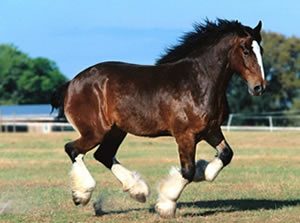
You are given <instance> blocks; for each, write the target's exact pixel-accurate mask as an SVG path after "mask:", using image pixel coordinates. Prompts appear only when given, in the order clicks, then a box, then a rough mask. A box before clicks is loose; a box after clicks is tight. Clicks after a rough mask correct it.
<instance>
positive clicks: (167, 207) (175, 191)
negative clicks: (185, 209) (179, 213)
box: [155, 167, 189, 217]
mask: <svg viewBox="0 0 300 223" xmlns="http://www.w3.org/2000/svg"><path fill="white" fill-rule="evenodd" d="M188 183H189V181H188V180H187V179H185V178H183V177H182V175H181V172H180V170H179V169H177V168H175V167H172V168H171V170H170V173H169V175H168V177H167V178H166V179H164V180H163V181H162V182H161V183H160V184H159V187H158V194H159V197H158V201H157V203H156V205H155V210H156V211H157V212H158V213H159V215H160V216H161V217H174V216H175V212H176V201H177V199H178V198H179V196H180V194H181V192H182V191H183V189H184V188H185V186H186V185H187V184H188Z"/></svg>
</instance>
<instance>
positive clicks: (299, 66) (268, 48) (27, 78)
mask: <svg viewBox="0 0 300 223" xmlns="http://www.w3.org/2000/svg"><path fill="white" fill-rule="evenodd" d="M262 36H263V43H262V46H263V48H264V55H263V61H264V69H265V74H266V79H267V81H268V86H267V90H266V92H265V94H264V95H263V96H261V97H253V96H250V95H249V94H248V92H247V87H246V85H245V84H244V83H243V81H242V80H241V78H239V77H238V75H235V76H234V77H233V81H232V82H231V84H230V86H229V89H228V92H227V94H228V101H229V104H230V112H231V113H241V112H243V113H257V114H259V113H263V112H274V111H275V112H276V111H299V110H300V39H299V38H297V37H285V36H284V35H281V34H278V33H273V32H264V33H263V34H262ZM66 81H67V78H66V77H65V76H64V75H63V74H62V73H61V72H60V71H59V69H58V67H57V65H56V64H55V62H53V61H51V60H49V59H47V58H42V57H38V58H30V57H29V56H28V55H27V54H25V53H23V52H21V51H20V50H19V49H17V48H16V47H15V46H13V45H7V44H2V45H0V104H1V105H3V104H48V103H49V98H50V95H51V93H52V92H53V90H55V89H56V88H57V87H58V86H60V85H61V84H63V83H64V82H66Z"/></svg>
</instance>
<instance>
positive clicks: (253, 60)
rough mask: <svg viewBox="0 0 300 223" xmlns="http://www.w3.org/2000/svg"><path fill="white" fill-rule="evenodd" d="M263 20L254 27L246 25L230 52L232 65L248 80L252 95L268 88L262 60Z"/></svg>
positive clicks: (233, 68) (235, 70)
mask: <svg viewBox="0 0 300 223" xmlns="http://www.w3.org/2000/svg"><path fill="white" fill-rule="evenodd" d="M261 26H262V24H261V21H259V23H258V25H257V26H256V27H255V28H254V29H252V28H250V27H245V30H244V32H243V34H242V35H239V37H238V38H237V39H236V41H235V44H234V47H233V48H232V51H231V54H230V66H231V69H232V70H233V71H234V72H237V73H239V74H240V75H241V76H242V78H243V79H244V80H245V81H246V82H247V85H248V91H249V93H250V94H251V95H255V96H258V95H261V94H262V93H263V92H264V90H265V88H266V81H265V74H264V68H263V62H262V52H263V49H262V47H261V46H260V42H261V35H260V30H261Z"/></svg>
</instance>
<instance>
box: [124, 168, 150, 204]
mask: <svg viewBox="0 0 300 223" xmlns="http://www.w3.org/2000/svg"><path fill="white" fill-rule="evenodd" d="M133 179H134V183H133V185H132V186H131V187H130V188H129V189H125V190H124V191H128V193H129V195H130V197H131V198H133V199H135V200H137V201H138V202H141V203H145V202H146V200H147V197H148V196H149V194H150V191H149V187H148V185H147V184H146V182H145V181H144V180H143V179H142V178H141V177H140V176H139V175H138V174H134V175H133Z"/></svg>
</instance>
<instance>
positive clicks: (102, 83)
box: [51, 19, 266, 217]
mask: <svg viewBox="0 0 300 223" xmlns="http://www.w3.org/2000/svg"><path fill="white" fill-rule="evenodd" d="M261 27H262V23H261V21H259V23H258V24H257V26H256V27H255V28H251V27H249V26H244V25H242V24H241V23H240V22H239V21H229V20H223V19H216V21H209V20H205V21H204V22H203V23H198V24H195V25H194V30H193V31H191V32H189V33H186V34H185V35H184V36H183V37H182V38H181V40H180V43H178V44H177V45H174V46H172V47H170V48H168V49H167V50H166V52H165V54H164V55H162V56H161V58H159V59H158V60H157V61H156V63H155V64H154V65H138V64H130V63H124V62H117V61H108V62H102V63H98V64H96V65H93V66H91V67H89V68H87V69H85V70H83V71H82V72H80V73H79V74H78V75H77V76H75V78H74V79H72V80H71V81H69V82H67V83H66V84H64V85H62V86H61V87H60V88H58V89H57V91H56V92H55V93H54V94H53V96H52V99H51V104H52V106H53V108H59V109H62V110H63V112H64V114H65V117H66V119H67V120H68V122H69V123H70V124H71V125H72V126H73V127H74V129H75V130H76V131H77V132H78V133H79V138H78V139H76V140H74V141H71V142H68V143H67V144H66V145H65V152H66V153H67V154H68V156H69V157H70V159H71V161H72V169H71V173H70V178H71V188H72V197H73V201H74V203H75V204H76V205H79V204H81V205H86V204H87V203H88V202H89V200H90V198H91V195H92V192H93V190H94V189H95V186H96V182H95V180H94V178H93V177H92V175H91V174H90V172H89V171H88V169H87V167H86V166H85V163H84V160H83V158H84V156H85V154H86V153H87V152H89V151H90V150H92V149H93V148H95V147H96V146H98V148H97V149H96V151H95V153H94V158H95V159H96V160H97V161H99V162H100V163H102V164H103V165H104V166H105V167H106V168H108V169H109V170H110V171H111V172H112V173H113V175H114V176H115V177H116V178H117V179H118V180H119V181H120V182H121V184H122V186H123V190H124V191H125V192H128V193H129V194H130V196H131V197H132V198H134V199H136V200H137V201H139V202H145V201H146V199H147V197H148V196H149V193H150V190H149V187H148V185H147V183H146V182H145V181H144V180H143V178H142V177H141V176H140V175H139V174H138V173H136V172H133V171H130V170H128V169H127V168H125V167H124V166H123V165H122V164H121V163H120V162H119V161H118V159H117V158H116V154H117V151H118V148H119V146H120V144H121V143H122V141H123V140H124V138H125V137H126V135H127V133H130V134H133V135H136V136H145V137H159V136H171V137H174V138H175V141H176V143H177V145H178V153H179V160H180V168H172V169H171V171H170V173H169V175H168V176H167V177H166V179H164V180H163V181H161V183H160V185H159V188H158V200H157V203H156V205H155V210H156V211H157V212H158V214H159V215H160V216H161V217H174V216H175V213H176V202H177V200H178V199H179V196H180V194H181V192H182V191H183V189H184V188H185V187H186V186H187V185H188V184H189V183H191V182H200V181H210V182H211V181H213V180H214V179H215V178H216V177H217V175H218V174H219V173H220V171H221V170H222V169H223V168H224V167H225V166H227V165H228V164H229V163H230V162H231V160H232V157H233V151H232V149H231V147H230V146H229V144H228V143H227V141H226V139H225V138H224V135H223V133H222V131H221V124H222V123H223V122H224V120H226V118H227V116H228V114H229V106H228V103H227V99H226V89H227V86H228V84H229V81H230V79H231V77H232V76H233V75H234V74H238V75H240V76H241V77H242V79H243V80H244V81H245V82H246V84H247V86H248V91H249V93H250V94H251V95H254V96H259V95H262V94H263V92H264V91H265V89H266V80H265V76H264V69H263V62H262V53H263V49H262V47H261V45H260V43H261V40H262V38H261V35H260V31H261ZM202 140H203V141H206V142H207V143H208V144H210V145H211V146H212V147H213V148H214V149H215V150H216V157H215V158H213V159H212V160H211V161H210V162H209V161H206V160H198V161H197V162H196V161H195V151H196V145H197V143H198V142H200V141H202Z"/></svg>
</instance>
